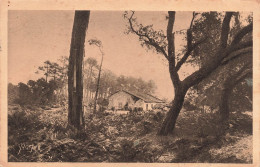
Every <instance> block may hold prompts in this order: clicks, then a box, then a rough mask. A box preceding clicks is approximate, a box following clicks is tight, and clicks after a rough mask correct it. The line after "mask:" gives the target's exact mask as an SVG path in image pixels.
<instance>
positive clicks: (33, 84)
mask: <svg viewBox="0 0 260 167" xmlns="http://www.w3.org/2000/svg"><path fill="white" fill-rule="evenodd" d="M58 88H59V81H58V80H56V81H54V80H50V81H49V82H46V81H45V80H44V79H43V78H41V79H38V80H37V81H34V80H29V81H28V83H27V84H24V83H22V82H20V83H19V84H18V86H15V85H12V84H9V92H8V93H9V94H8V96H9V97H10V98H11V99H12V102H13V103H16V104H20V105H22V106H24V105H52V104H55V103H57V95H56V94H55V91H56V90H57V89H58ZM14 92H15V94H14ZM11 99H10V101H11Z"/></svg>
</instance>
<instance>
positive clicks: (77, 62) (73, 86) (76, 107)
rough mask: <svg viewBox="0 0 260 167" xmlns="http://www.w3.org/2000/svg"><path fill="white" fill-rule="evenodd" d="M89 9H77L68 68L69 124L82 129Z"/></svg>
mask: <svg viewBox="0 0 260 167" xmlns="http://www.w3.org/2000/svg"><path fill="white" fill-rule="evenodd" d="M89 15H90V12H89V11H76V12H75V17H74V25H73V30H72V38H71V48H70V57H69V70H68V94H69V103H68V104H69V113H68V123H69V125H71V126H73V127H75V128H77V129H80V128H81V126H82V125H83V124H84V122H83V107H82V100H83V79H82V61H83V52H84V43H85V36H86V31H87V28H88V22H89Z"/></svg>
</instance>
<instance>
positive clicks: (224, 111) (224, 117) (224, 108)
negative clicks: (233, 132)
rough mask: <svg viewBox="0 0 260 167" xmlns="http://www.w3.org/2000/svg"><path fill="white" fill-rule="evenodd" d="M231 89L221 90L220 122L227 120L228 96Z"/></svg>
mask: <svg viewBox="0 0 260 167" xmlns="http://www.w3.org/2000/svg"><path fill="white" fill-rule="evenodd" d="M232 89H233V87H232V86H231V87H226V88H224V89H223V90H222V94H221V99H220V105H219V111H220V117H221V121H222V122H226V121H227V120H228V119H229V106H228V105H229V104H228V102H229V96H230V94H231V92H232Z"/></svg>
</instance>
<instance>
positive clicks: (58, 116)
mask: <svg viewBox="0 0 260 167" xmlns="http://www.w3.org/2000/svg"><path fill="white" fill-rule="evenodd" d="M164 116H165V113H163V112H158V113H153V112H150V113H139V114H138V113H135V114H127V115H114V114H105V113H100V114H96V115H94V114H90V113H86V116H85V126H84V127H83V128H82V130H76V129H73V128H71V127H70V128H68V126H67V111H66V110H65V109H59V110H43V109H39V108H37V109H35V108H33V109H27V108H19V107H13V108H10V109H9V114H8V160H9V161H11V162H222V161H223V162H224V161H228V162H229V161H230V162H240V161H241V162H245V160H239V159H237V158H234V157H232V156H230V157H226V159H224V158H223V156H219V155H213V154H211V152H210V150H212V149H218V148H221V147H223V146H226V145H228V144H232V143H235V142H237V141H238V140H239V139H240V138H241V137H243V136H248V135H250V133H251V132H252V130H251V131H250V127H251V126H252V125H251V124H252V120H251V119H250V117H248V116H246V115H243V114H238V115H235V114H233V115H232V116H231V121H230V126H231V128H230V129H229V130H227V131H226V130H225V131H223V127H222V126H221V125H219V122H218V121H217V119H216V117H217V116H216V115H214V114H200V113H196V112H182V113H181V115H180V117H179V119H178V121H177V125H176V129H175V131H174V132H173V134H171V135H169V136H166V137H161V136H156V132H157V131H158V129H159V128H160V125H161V123H162V121H163V118H164ZM241 121H242V122H243V123H241ZM250 125H251V126H250ZM251 128H252V127H251ZM227 134H228V135H227ZM166 154H167V155H166ZM162 157H164V158H162ZM165 157H166V158H165ZM167 158H168V159H167Z"/></svg>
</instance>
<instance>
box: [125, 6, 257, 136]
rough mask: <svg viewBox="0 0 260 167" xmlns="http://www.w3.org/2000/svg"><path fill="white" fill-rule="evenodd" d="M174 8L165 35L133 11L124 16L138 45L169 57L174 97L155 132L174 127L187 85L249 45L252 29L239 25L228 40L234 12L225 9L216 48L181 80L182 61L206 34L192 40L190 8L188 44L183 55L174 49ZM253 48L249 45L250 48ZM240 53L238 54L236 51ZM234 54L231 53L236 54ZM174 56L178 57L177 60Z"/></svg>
mask: <svg viewBox="0 0 260 167" xmlns="http://www.w3.org/2000/svg"><path fill="white" fill-rule="evenodd" d="M175 13H176V12H175V11H168V17H167V18H168V25H167V30H166V32H167V34H166V35H164V34H163V32H162V31H155V30H154V29H153V28H152V25H149V26H143V25H142V24H138V23H137V22H136V18H134V12H132V13H131V14H130V16H129V15H128V13H127V12H126V13H125V14H124V17H125V19H127V21H128V23H129V27H128V30H129V32H130V33H133V34H135V35H137V36H138V37H139V40H140V42H141V45H143V46H146V47H148V49H155V50H156V51H157V52H158V53H160V54H162V55H163V56H164V57H165V59H166V60H167V61H168V65H169V73H170V77H171V80H172V84H173V86H174V94H175V96H174V100H173V102H172V106H171V108H170V110H169V112H168V113H167V115H166V118H165V119H164V121H163V124H162V126H161V129H160V130H159V131H158V135H168V134H169V133H170V132H172V131H173V129H174V128H175V123H176V120H177V118H178V116H179V113H180V111H181V109H182V106H183V102H184V97H185V95H186V93H187V91H188V89H189V88H191V87H192V86H194V85H196V84H198V83H199V82H201V81H202V80H203V79H204V78H206V77H207V76H208V75H210V74H211V73H212V72H213V71H214V70H215V69H217V68H218V66H220V65H221V64H222V61H223V60H224V59H225V58H227V57H229V56H230V54H234V53H235V52H240V51H241V50H243V49H247V48H251V47H252V43H253V42H252V38H250V39H249V40H247V41H243V40H242V39H243V37H244V36H246V35H247V34H249V33H250V32H252V28H253V25H252V23H250V24H249V25H247V26H245V27H244V28H242V29H241V30H240V31H239V32H238V33H237V34H236V35H235V36H234V38H233V40H232V42H230V44H228V37H229V33H230V20H231V17H232V15H233V12H226V14H225V16H224V19H223V22H222V26H221V30H220V31H221V32H220V39H219V41H218V47H217V49H216V51H213V52H211V53H208V54H209V57H210V59H209V61H208V62H207V63H206V64H204V65H203V66H201V67H200V69H199V70H197V71H195V72H193V73H192V74H191V75H189V76H187V77H186V78H185V79H184V80H182V81H181V80H180V77H179V73H178V72H179V70H180V69H181V67H182V66H183V64H184V63H185V62H186V61H187V59H188V58H189V57H190V55H191V53H192V52H193V51H194V50H195V49H196V48H197V47H198V46H201V47H202V49H203V44H204V43H205V42H206V41H207V38H208V37H207V36H205V37H203V38H201V39H198V40H196V41H194V39H193V35H192V27H193V22H194V19H195V17H196V14H195V12H193V17H192V20H191V22H190V26H189V28H188V29H187V32H186V34H187V44H186V47H185V51H184V53H183V55H182V57H180V58H179V55H177V54H176V52H175V33H174V32H173V27H174V23H175ZM251 49H252V48H251ZM237 55H239V54H237ZM237 55H236V54H234V56H237ZM177 57H178V58H179V59H180V60H179V61H178V60H177Z"/></svg>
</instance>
